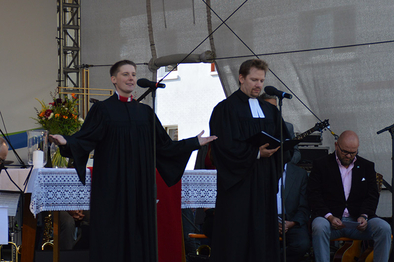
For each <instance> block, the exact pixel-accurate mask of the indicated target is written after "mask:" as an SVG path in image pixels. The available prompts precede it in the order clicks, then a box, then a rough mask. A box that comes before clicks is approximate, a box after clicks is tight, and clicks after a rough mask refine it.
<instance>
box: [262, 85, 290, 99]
mask: <svg viewBox="0 0 394 262" xmlns="http://www.w3.org/2000/svg"><path fill="white" fill-rule="evenodd" d="M264 92H265V93H266V94H267V95H270V96H277V97H279V98H287V99H291V98H292V97H293V96H292V95H290V94H288V93H285V92H283V91H280V90H278V89H276V88H275V87H273V86H266V87H265V88H264Z"/></svg>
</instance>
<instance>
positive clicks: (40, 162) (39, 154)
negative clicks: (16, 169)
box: [33, 150, 44, 168]
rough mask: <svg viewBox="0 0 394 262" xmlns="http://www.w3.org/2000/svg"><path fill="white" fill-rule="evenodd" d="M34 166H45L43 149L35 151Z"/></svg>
mask: <svg viewBox="0 0 394 262" xmlns="http://www.w3.org/2000/svg"><path fill="white" fill-rule="evenodd" d="M33 166H34V168H41V167H44V152H43V151H41V150H35V151H33Z"/></svg>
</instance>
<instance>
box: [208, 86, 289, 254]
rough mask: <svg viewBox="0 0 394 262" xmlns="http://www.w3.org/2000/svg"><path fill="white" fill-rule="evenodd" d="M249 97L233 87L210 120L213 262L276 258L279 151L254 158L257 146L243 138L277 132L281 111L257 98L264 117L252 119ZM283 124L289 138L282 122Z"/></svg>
mask: <svg viewBox="0 0 394 262" xmlns="http://www.w3.org/2000/svg"><path fill="white" fill-rule="evenodd" d="M248 99H249V97H248V96H247V95H245V94H244V93H243V92H242V91H240V90H238V91H236V92H234V93H233V94H232V95H231V96H229V97H228V98H227V99H226V100H224V101H222V102H220V103H219V104H218V105H217V106H216V107H215V109H214V110H213V113H212V116H211V120H210V129H211V135H216V136H218V139H217V140H215V141H213V143H212V153H213V160H214V164H215V166H216V168H217V174H218V178H217V199H216V209H215V219H214V229H213V236H212V259H213V261H214V262H239V261H242V262H258V261H267V262H268V261H269V262H271V261H279V233H278V218H277V206H276V193H277V185H278V179H279V177H280V172H279V171H280V166H279V165H278V164H279V158H278V156H279V153H275V154H274V155H273V156H272V157H270V158H260V159H257V156H258V152H259V149H258V147H257V146H254V145H252V144H250V143H248V142H246V141H245V140H247V139H248V138H250V137H251V136H253V135H255V134H257V133H259V132H260V131H261V130H264V131H265V132H267V133H269V134H271V135H273V136H275V137H280V116H279V111H278V110H277V108H276V107H275V106H273V105H271V104H269V103H267V102H265V101H259V104H260V107H261V108H262V110H263V112H264V114H265V118H253V117H252V114H251V110H250V107H249V102H248ZM282 123H283V121H282ZM283 129H284V136H285V138H289V135H288V132H287V129H286V127H285V125H284V124H283ZM278 152H279V151H278ZM286 156H287V157H286V160H289V155H286Z"/></svg>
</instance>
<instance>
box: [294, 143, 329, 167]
mask: <svg viewBox="0 0 394 262" xmlns="http://www.w3.org/2000/svg"><path fill="white" fill-rule="evenodd" d="M298 149H299V150H300V152H301V160H300V162H298V164H297V165H299V166H301V167H306V168H312V164H313V161H314V160H316V159H319V158H321V157H324V156H326V155H328V150H329V147H312V146H310V147H302V146H300V147H298Z"/></svg>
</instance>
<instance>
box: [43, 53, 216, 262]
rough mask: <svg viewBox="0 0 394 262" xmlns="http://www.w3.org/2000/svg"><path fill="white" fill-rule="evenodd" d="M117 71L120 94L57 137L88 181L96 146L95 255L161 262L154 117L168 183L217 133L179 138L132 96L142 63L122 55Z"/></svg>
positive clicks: (160, 160)
mask: <svg viewBox="0 0 394 262" xmlns="http://www.w3.org/2000/svg"><path fill="white" fill-rule="evenodd" d="M110 74H111V81H112V83H113V84H114V86H115V89H116V94H114V95H113V96H111V97H110V98H108V99H106V100H105V101H102V102H97V103H95V104H94V105H93V106H92V108H91V109H90V111H89V113H88V115H87V117H86V119H85V122H84V124H83V126H82V128H81V130H80V131H79V132H77V133H76V134H74V135H72V136H69V137H62V136H59V135H53V136H51V139H52V140H54V141H55V143H56V144H58V145H61V147H60V148H61V153H62V155H64V156H67V157H72V158H74V164H75V168H76V170H77V172H78V175H79V177H80V179H81V181H82V182H83V183H84V182H85V172H86V163H87V160H88V157H89V153H90V152H91V151H92V150H94V164H93V178H92V189H91V203H90V214H91V219H90V233H91V236H90V252H89V255H90V261H92V262H93V261H94V262H98V261H106V262H107V261H133V262H156V257H157V243H156V226H155V225H156V222H155V220H156V218H155V205H156V197H155V196H156V192H155V185H154V184H155V177H154V176H155V170H154V162H153V159H154V151H153V148H154V147H153V145H154V141H153V128H152V127H153V121H155V134H156V135H155V140H156V141H155V143H156V156H157V169H158V171H159V173H160V175H161V176H162V177H163V179H164V181H165V182H166V183H167V185H168V186H171V185H174V184H176V183H177V182H178V181H179V180H180V179H181V176H182V174H183V171H184V169H185V167H186V164H187V161H188V159H189V157H190V154H191V152H192V151H193V150H195V149H198V148H199V147H200V145H204V144H206V143H208V142H210V141H212V140H213V139H215V137H202V133H203V132H201V133H200V134H199V135H198V136H197V137H194V138H189V139H185V140H181V141H172V140H171V138H170V137H169V136H168V135H167V133H166V131H165V130H164V128H163V127H162V125H161V123H160V121H159V120H158V119H157V117H156V116H155V114H154V112H153V110H152V109H151V108H150V107H149V106H147V105H144V104H141V103H138V102H137V101H136V100H133V99H132V96H131V93H132V91H133V90H134V88H135V84H136V80H137V79H136V65H135V63H133V62H132V61H129V60H122V61H119V62H117V63H115V64H114V65H113V66H112V67H111V70H110ZM153 119H154V120H153Z"/></svg>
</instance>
